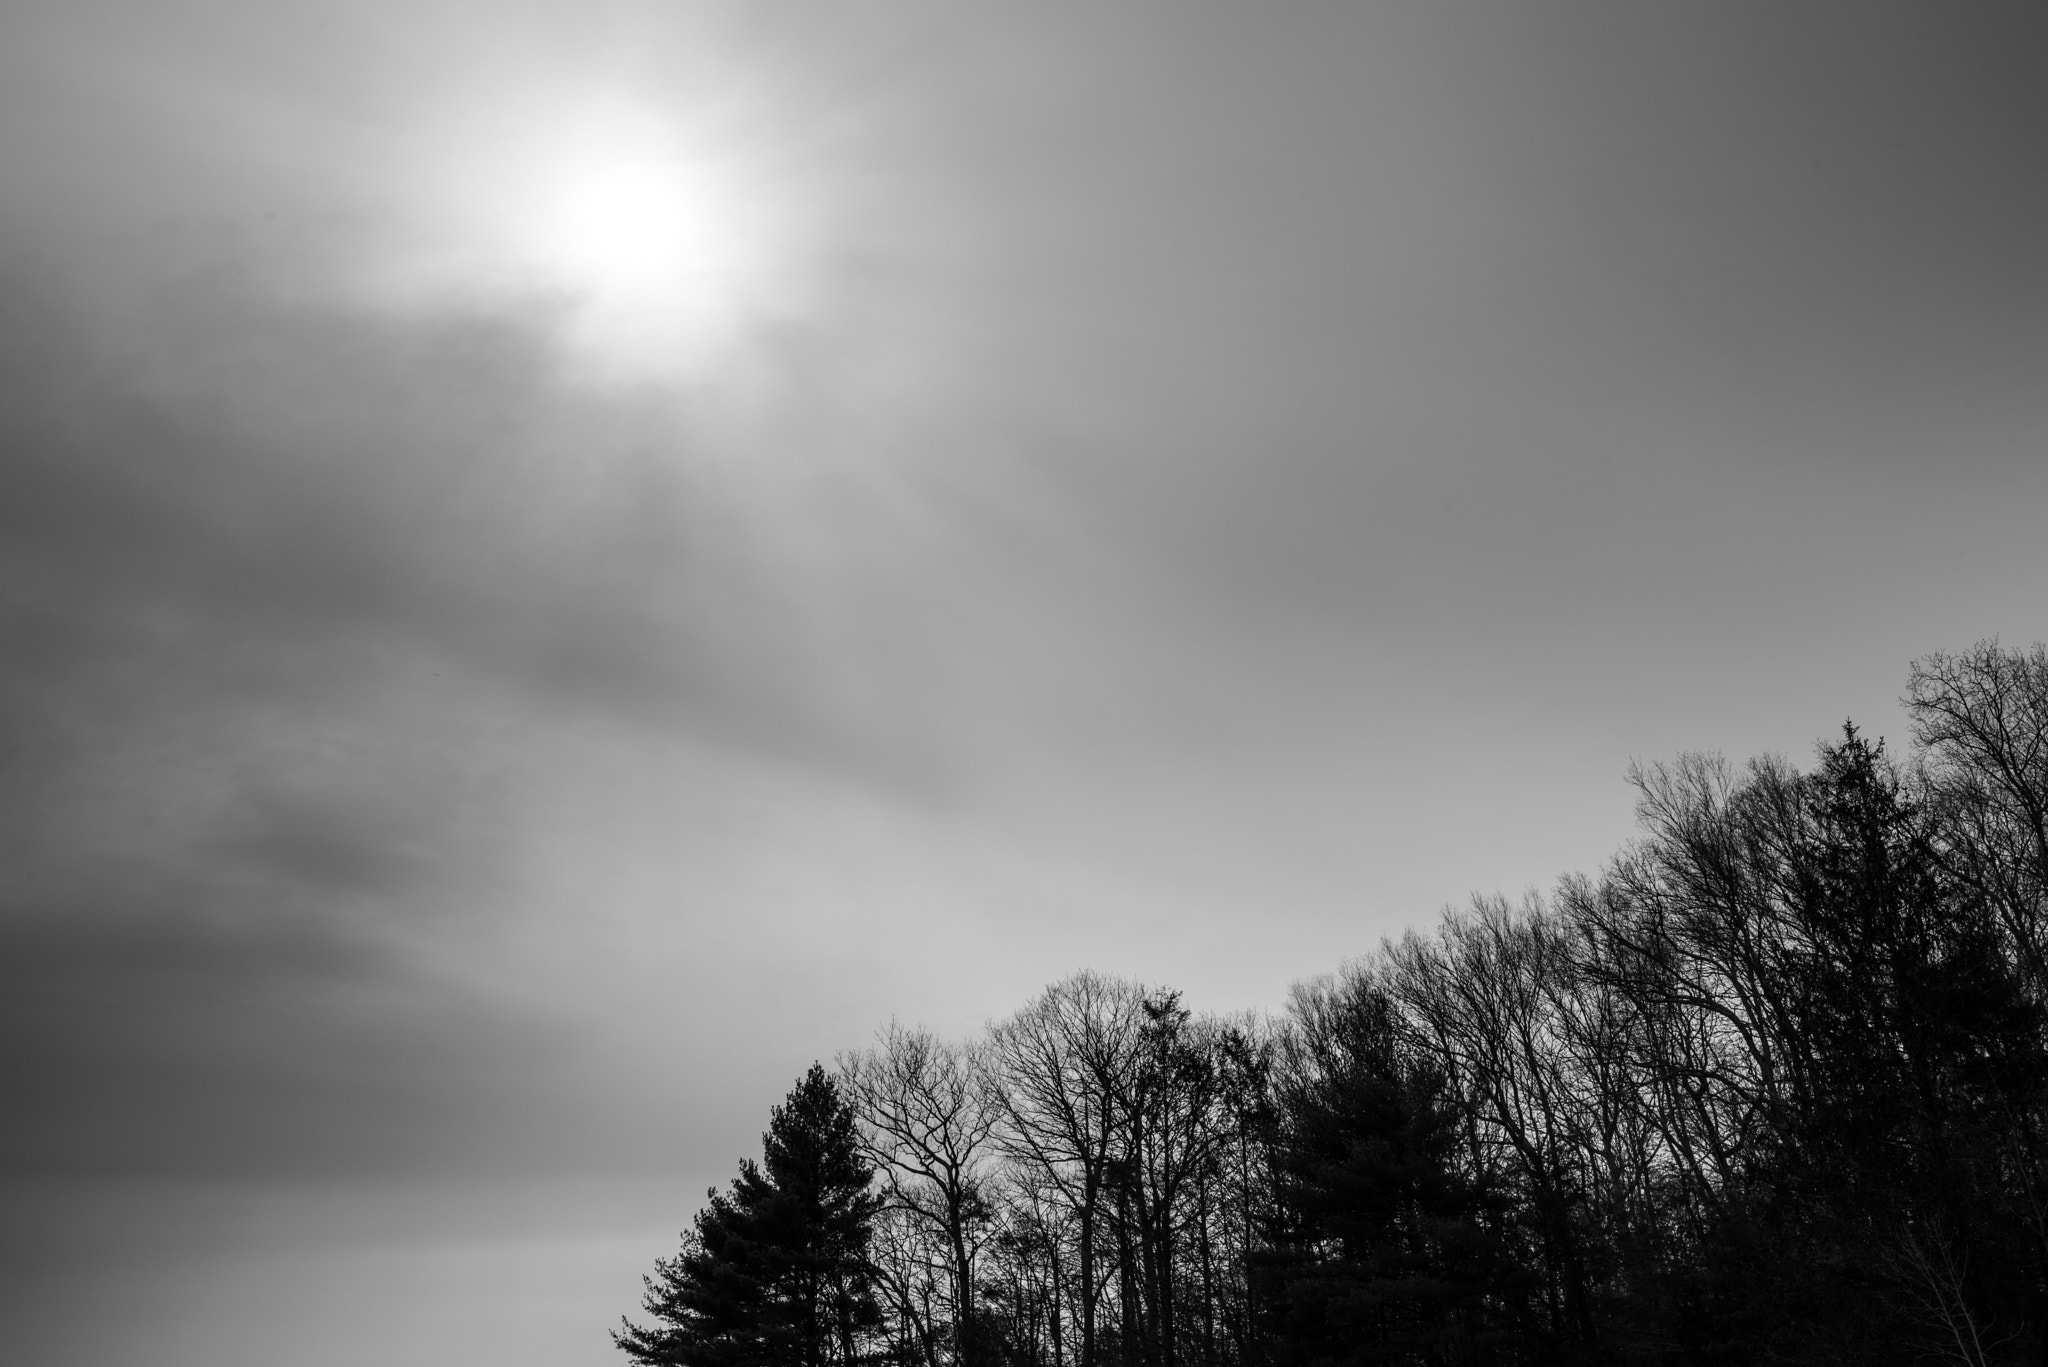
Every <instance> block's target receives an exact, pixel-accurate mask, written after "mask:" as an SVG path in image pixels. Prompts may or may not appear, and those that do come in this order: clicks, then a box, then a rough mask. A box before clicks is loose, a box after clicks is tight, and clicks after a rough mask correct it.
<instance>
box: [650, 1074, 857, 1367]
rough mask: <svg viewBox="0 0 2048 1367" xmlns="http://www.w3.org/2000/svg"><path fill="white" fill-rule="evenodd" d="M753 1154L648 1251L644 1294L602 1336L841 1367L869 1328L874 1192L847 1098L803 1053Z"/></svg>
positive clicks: (683, 1356)
mask: <svg viewBox="0 0 2048 1367" xmlns="http://www.w3.org/2000/svg"><path fill="white" fill-rule="evenodd" d="M761 1144H762V1161H761V1162H760V1163H759V1164H758V1165H757V1164H755V1163H753V1162H751V1161H748V1160H742V1161H741V1163H740V1175H739V1176H738V1177H737V1178H735V1179H734V1180H733V1183H732V1189H731V1190H730V1191H729V1192H726V1193H720V1192H718V1191H716V1190H713V1191H711V1192H709V1193H707V1195H708V1197H709V1200H708V1202H707V1204H706V1205H705V1206H704V1208H703V1209H702V1210H701V1211H699V1212H698V1214H697V1217H696V1222H695V1227H694V1228H693V1229H692V1230H691V1231H690V1232H689V1233H688V1234H686V1235H684V1237H683V1247H682V1251H681V1252H680V1253H678V1254H677V1255H676V1256H675V1257H673V1258H663V1259H658V1260H656V1263H655V1275H654V1276H653V1277H650V1278H646V1279H644V1280H645V1282H646V1296H645V1298H644V1300H643V1301H642V1305H643V1307H644V1308H645V1310H646V1311H647V1313H648V1314H649V1315H651V1316H653V1317H654V1319H655V1321H656V1322H655V1323H654V1324H653V1325H651V1326H642V1325H637V1324H634V1323H632V1322H631V1321H624V1322H623V1323H622V1325H621V1327H620V1328H619V1329H617V1330H614V1331H613V1333H612V1341H613V1342H614V1343H615V1344H617V1345H618V1347H619V1348H620V1349H621V1350H623V1351H624V1352H625V1353H626V1355H627V1356H628V1357H630V1358H632V1359H633V1360H634V1361H635V1362H638V1363H645V1364H650V1367H652V1365H654V1364H659V1365H660V1367H853V1364H855V1363H858V1362H860V1361H861V1360H862V1358H863V1356H864V1344H865V1343H866V1342H867V1340H868V1339H869V1338H870V1336H871V1335H872V1334H873V1333H874V1331H875V1330H876V1329H877V1328H879V1327H880V1324H881V1311H880V1308H879V1307H878V1305H877V1304H876V1301H875V1296H874V1289H873V1285H872V1281H873V1272H872V1268H871V1264H870V1261H869V1258H868V1244H869V1239H870V1235H871V1227H872V1224H873V1220H874V1216H875V1212H876V1210H877V1208H878V1207H879V1205H880V1204H881V1202H880V1198H879V1197H878V1196H876V1195H874V1194H873V1193H872V1192H870V1190H869V1187H870V1184H871V1182H872V1180H873V1177H874V1169H873V1168H871V1167H870V1166H869V1165H868V1163H867V1161H866V1159H864V1158H863V1157H862V1156H861V1152H860V1139H859V1135H858V1134H857V1133H856V1131H855V1128H854V1116H853V1110H852V1108H851V1107H850V1106H849V1105H848V1104H847V1103H846V1102H845V1101H844V1100H843V1099H842V1098H841V1096H840V1094H839V1089H838V1086H837V1084H836V1083H835V1082H834V1081H833V1079H832V1078H831V1077H830V1076H829V1075H827V1074H826V1072H825V1070H824V1069H823V1068H822V1067H820V1066H818V1065H816V1064H813V1065H812V1066H811V1070H810V1071H809V1072H808V1073H806V1074H805V1075H804V1077H803V1079H802V1080H801V1081H800V1082H798V1083H797V1085H796V1087H795V1089H794V1090H792V1091H791V1092H790V1094H789V1097H788V1099H787V1100H785V1101H784V1102H783V1103H782V1104H781V1105H779V1106H777V1107H775V1108H774V1110H773V1112H772V1113H771V1116H770V1120H769V1124H768V1132H767V1133H766V1134H765V1135H763V1136H762V1138H761Z"/></svg>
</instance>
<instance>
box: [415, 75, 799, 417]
mask: <svg viewBox="0 0 2048 1367" xmlns="http://www.w3.org/2000/svg"><path fill="white" fill-rule="evenodd" d="M447 141H448V143H449V145H448V146H447V147H446V148H445V149H443V150H441V151H439V152H438V153H437V155H436V156H435V158H434V161H435V162H437V163H438V165H439V168H440V169H439V170H435V169H433V168H430V169H429V176H430V177H431V178H432V179H433V182H434V191H433V193H434V197H435V198H436V200H437V201H438V202H439V203H440V204H441V205H442V209H441V210H440V213H441V216H442V217H443V218H445V219H446V220H447V222H446V223H444V224H443V227H442V231H441V233H440V237H441V238H442V245H441V247H440V249H439V251H438V252H437V253H436V255H435V256H434V258H433V260H432V262H431V263H429V265H428V267H427V271H428V274H429V275H430V276H437V277H438V278H439V279H440V280H441V281H442V283H444V284H452V285H455V286H457V287H461V288H470V289H476V288H483V289H486V290H489V291H491V292H493V293H497V292H501V291H510V292H511V293H512V294H514V295H516V296H524V297H531V298H538V299H541V300H545V301H551V306H552V307H556V308H558V309H559V310H560V311H561V317H562V327H563V336H564V340H565V341H566V343H567V344H568V345H569V347H570V349H571V350H572V351H573V352H574V354H575V356H576V358H577V359H578V360H579V361H581V362H583V363H585V364H586V365H588V366H591V367H594V368H596V369H598V370H599V371H601V372H603V373H606V374H608V375H613V376H622V377H625V378H630V379H661V378H693V377H699V376H701V375H702V374H704V373H705V372H706V371H707V370H708V369H709V368H711V367H712V366H713V365H714V364H716V363H719V362H723V361H729V360H731V359H732V358H733V356H734V354H735V353H736V352H737V351H738V350H740V349H743V348H744V347H745V346H746V345H747V343H748V342H749V341H750V340H752V339H753V335H754V334H756V333H758V331H759V330H760V329H761V327H762V326H763V325H764V324H766V323H768V322H770V321H772V320H773V319H774V318H775V317H776V316H778V315H781V314H786V313H787V312H788V311H789V310H790V308H791V307H792V306H793V303H794V298H795V295H796V293H797V290H796V284H797V279H798V276H799V275H800V270H799V266H800V261H799V256H800V253H799V252H798V251H797V250H796V248H795V246H794V240H793V234H792V232H791V219H792V216H791V214H790V213H789V205H788V204H787V203H786V202H784V201H778V199H777V197H776V195H775V194H774V193H772V190H773V188H774V187H773V186H772V185H771V183H770V182H769V180H768V179H767V178H766V177H765V176H764V175H763V173H762V172H761V170H760V168H759V167H758V166H753V167H750V166H749V165H748V164H747V162H746V160H745V158H744V157H743V156H740V155H737V152H738V151H739V149H732V150H731V151H726V150H724V149H717V148H713V147H707V146H699V145H693V144H691V143H690V142H689V141H688V140H687V139H686V138H685V137H684V136H683V135H682V130H681V129H680V128H679V127H678V126H677V124H676V121H674V120H672V119H668V118H665V117H663V116H662V115H661V114H660V113H659V112H658V111H656V110H653V109H651V108H634V107H629V106H623V105H619V104H616V103H602V104H595V105H586V106H584V107H581V108H575V109H571V110H565V109H563V108H561V107H559V106H558V107H555V108H552V109H549V110H546V111H527V112H526V113H525V115H524V117H521V118H517V119H501V120H493V121H492V122H491V123H490V124H489V125H488V126H487V127H485V128H484V129H482V130H478V129H476V128H472V129H471V130H469V131H468V132H467V133H466V134H457V135H455V136H453V137H451V138H450V139H448V140H447Z"/></svg>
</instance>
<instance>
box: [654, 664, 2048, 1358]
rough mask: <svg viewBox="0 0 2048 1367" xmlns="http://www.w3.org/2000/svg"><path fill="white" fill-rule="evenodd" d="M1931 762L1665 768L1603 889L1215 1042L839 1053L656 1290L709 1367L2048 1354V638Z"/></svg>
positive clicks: (903, 1042) (1383, 966) (1349, 975)
mask: <svg viewBox="0 0 2048 1367" xmlns="http://www.w3.org/2000/svg"><path fill="white" fill-rule="evenodd" d="M1903 701H1904V703H1905V706H1906V709H1907V714H1908V717H1909V719H1910V722H1911V726H1912V737H1913V748H1912V752H1911V754H1910V755H1908V756H1906V757H1904V758H1903V759H1902V758H1900V757H1897V756H1894V755H1893V754H1891V753H1888V752H1887V750H1886V748H1885V746H1884V745H1883V744H1882V743H1881V742H1880V743H1871V742H1869V741H1867V740H1866V739H1865V738H1864V736H1863V735H1862V734H1860V733H1859V732H1858V731H1857V729H1856V728H1855V727H1854V726H1853V725H1849V726H1845V727H1844V729H1843V732H1842V734H1841V736H1840V737H1839V738H1837V739H1835V740H1834V741H1832V742H1829V743H1825V744H1823V745H1821V746H1820V748H1819V753H1818V758H1817V762H1816V764H1815V765H1814V767H1813V768H1812V769H1811V771H1808V772H1801V771H1799V770H1797V769H1795V768H1793V767H1792V766H1790V765H1789V764H1787V763H1785V762H1784V761H1782V760H1778V759H1762V760H1756V761H1752V762H1751V763H1750V764H1749V765H1748V766H1746V767H1745V768H1742V769H1739V770H1738V769H1736V768H1734V767H1732V766H1730V765H1728V764H1726V763H1724V762H1723V761H1721V760H1720V759H1718V758H1716V757H1709V756H1701V755H1687V756H1684V757H1682V758H1680V759H1679V760H1677V761H1676V762H1674V763H1669V764H1657V765H1653V766H1650V767H1647V768H1640V769H1638V770H1636V771H1635V772H1633V773H1632V774H1631V776H1630V777H1631V780H1632V782H1633V783H1634V785H1635V787H1636V789H1637V791H1638V794H1639V801H1638V804H1637V816H1638V820H1639V824H1640V830H1641V833H1640V835H1639V836H1638V837H1637V838H1636V839H1635V840H1634V841H1632V842H1631V843H1630V844H1629V845H1628V846H1626V847H1625V848H1624V849H1623V850H1622V851H1621V852H1620V853H1619V854H1618V855H1617V856H1616V857H1615V858H1614V859H1613V860H1612V861H1611V862H1610V863H1609V864H1608V866H1607V867H1606V869H1605V870H1604V871H1603V872H1601V873H1600V875H1599V876H1597V877H1587V876H1580V875H1574V876H1569V877H1566V878H1565V879H1563V880H1562V881H1561V882H1560V883H1559V884H1558V886H1557V887H1556V889H1555V890H1554V891H1553V892H1552V893H1551V894H1550V895H1549V896H1548V897H1537V896H1534V895H1532V896H1531V897H1529V898H1528V899H1526V900H1524V901H1523V902H1521V903H1519V904H1511V903H1509V902H1508V901H1506V900H1504V899H1499V898H1483V899H1479V900H1477V901H1475V902H1474V904H1473V905H1472V906H1470V907H1469V908H1466V909H1463V910H1450V911H1447V912H1446V913H1445V915H1444V917H1443V920H1442V923H1441V924H1440V925H1439V926H1438V927H1437V929H1436V930H1435V932H1434V933H1432V934H1427V935H1424V934H1418V933H1415V932H1413V931H1411V932H1410V933H1409V934H1407V935H1406V936H1405V937H1404V938H1403V939H1402V940H1401V941H1400V942H1399V943H1392V942H1384V943H1382V945H1381V946H1380V948H1379V949H1378V950H1377V951H1376V952H1374V953H1371V954H1369V955H1367V956H1365V957H1364V958H1362V959H1359V960H1357V961H1354V962H1352V963H1350V964H1347V965H1345V966H1344V968H1343V969H1342V970H1341V971H1340V972H1338V973H1336V974H1334V975H1332V976H1329V977H1326V978H1322V979H1318V980H1315V981H1312V982H1308V983H1304V984H1300V985H1298V986H1297V987H1296V988H1295V989H1294V991H1293V994H1292V997H1291V1000H1290V1001H1289V1003H1288V1005H1287V1008H1286V1011H1285V1012H1284V1014H1282V1015H1281V1016H1279V1017H1277V1018H1270V1019H1269V1018H1265V1017H1259V1016H1250V1015H1247V1016H1242V1017H1232V1018H1219V1017H1213V1016H1204V1015H1198V1014H1196V1013H1194V1012H1192V1011H1190V1010H1189V1009H1188V1008H1187V1007H1185V1006H1184V1005H1183V1004H1182V1003H1181V1000H1180V997H1179V994H1177V993H1175V992H1172V991H1167V990H1162V989H1155V988H1149V987H1146V986H1143V985H1141V984H1138V983H1134V982H1129V981H1125V980H1122V979H1116V978H1111V977H1106V976H1103V975H1100V974H1095V973H1079V974H1076V975H1075V976H1073V977H1070V978H1068V979H1066V980H1064V981H1062V982H1059V983H1056V984H1054V985H1053V986H1051V987H1049V988H1048V989H1046V991H1045V992H1044V993H1043V994H1042V995H1041V996H1039V997H1038V998H1037V999H1036V1000H1035V1001H1033V1002H1031V1003H1030V1004H1029V1005H1027V1006H1025V1007H1024V1008H1023V1009H1022V1010H1020V1011H1018V1012H1017V1013H1016V1014H1015V1015H1013V1016H1011V1017H1010V1018H1008V1019H1007V1020H1004V1021H1002V1022H1001V1023H999V1024H996V1025H993V1026H991V1027H989V1029H988V1030H987V1031H986V1032H985V1033H984V1034H982V1035H981V1036H979V1037H977V1038H975V1039H973V1040H970V1041H965V1042H952V1041H947V1040H942V1039H937V1038H934V1037H933V1036H931V1035H930V1034H928V1033H925V1032H922V1031H917V1030H910V1029H905V1028H903V1027H900V1026H897V1025H894V1024H892V1025H890V1026H889V1027H888V1028H887V1029H886V1030H885V1031H884V1032H883V1033H882V1034H881V1036H880V1037H879V1039H878V1042H877V1043H876V1044H875V1045H874V1046H873V1047H871V1048H868V1049H864V1050H860V1051H856V1052H851V1053H847V1054H844V1055H842V1056H841V1057H840V1058H839V1060H838V1065H837V1068H836V1070H835V1071H832V1072H828V1071H827V1070H825V1069H824V1068H822V1067H814V1068H813V1069H812V1070H811V1072H810V1073H809V1074H808V1075H807V1076H806V1077H805V1078H804V1079H803V1080H802V1081H801V1082H799V1083H798V1085H797V1087H796V1089H795V1090H794V1091H793V1092H791V1093H790V1095H789V1098H788V1100H787V1101H786V1102H784V1104H783V1105H781V1106H779V1107H777V1108H776V1109H775V1111H774V1113H773V1116H772V1118H771V1124H770V1128H769V1131H768V1133H767V1134H766V1135H765V1136H764V1146H763V1147H764V1153H763V1158H762V1160H761V1161H760V1162H759V1163H754V1162H743V1163H742V1164H741V1172H740V1176H739V1178H738V1179H737V1180H735V1181H734V1183H733V1184H732V1186H731V1189H730V1190H729V1191H727V1192H723V1193H720V1192H713V1193H711V1196H710V1201H709V1203H708V1204H707V1205H706V1206H705V1207H704V1208H703V1210H702V1211H701V1212H700V1213H699V1214H698V1215H697V1217H696V1221H695V1224H694V1227H693V1228H692V1229H691V1230H690V1231H689V1232H688V1233H686V1234H685V1235H684V1239H683V1247H682V1250H681V1251H680V1252H679V1253H678V1254H677V1256H676V1257H674V1258H672V1259H664V1260H661V1261H660V1262H659V1263H658V1264H657V1268H656V1275H655V1276H654V1277H652V1278H650V1279H649V1280H648V1282H647V1294H646V1300H645V1311H646V1313H647V1315H648V1316H649V1317H651V1323H650V1324H647V1325H640V1326H635V1325H633V1324H630V1323H628V1324H626V1325H625V1326H624V1327H623V1328H622V1329H621V1330H618V1331H615V1332H614V1335H613V1337H614V1340H615V1341H616V1343H617V1344H618V1346H619V1347H620V1348H622V1349H623V1350H624V1351H625V1352H626V1353H627V1354H628V1356H629V1357H631V1358H632V1359H633V1360H634V1361H635V1362H638V1363H646V1364H683V1363H687V1364H693V1367H698V1365H701V1367H753V1365H754V1364H761V1365H762V1367H767V1365H769V1364H775V1365H777V1367H780V1365H781V1364H788V1365H789V1367H854V1364H856V1363H874V1364H892V1365H893V1367H1252V1365H1253V1364H1273V1365H1274V1367H1320V1365H1321V1364H1330V1365H1331V1367H1338V1365H1339V1364H1361V1365H1363V1364H1382V1363H1384V1364H1395V1363H1401V1364H1466V1363H1470V1364H1482V1363H1483V1364H1496V1363H1499V1364H1508V1363H1531V1364H1533V1363H1636V1362H1645V1363H1648V1362H1659V1363H1663V1362H1669V1363H1689V1364H1690V1363H1702V1364H1704V1363H1749V1362H1761V1361H1772V1362H1788V1363H1793V1362H1796V1363H1897V1362H1909V1361H1925V1362H1953V1363H1965V1364H1973V1365H1974V1367H1988V1365H1989V1364H1994V1363H2006V1362H2041V1361H2043V1359H2044V1354H2048V958H2044V954H2048V652H2044V649H2043V647H2041V646H2039V645H2036V646H2034V647H2033V648H2032V649H2030V650H2024V651H2022V650H2013V649H2007V648H2004V647H2002V646H2000V645H1999V644H1998V643H1997V642H1996V641H1991V642H1986V643H1982V644H1980V645H1978V646H1976V647H1973V648H1972V649H1970V650H1968V651H1966V652H1963V653H1960V654H1955V655H1948V654H1937V655H1931V656H1928V657H1926V658H1924V659H1921V660H1919V661H1916V662H1915V663H1914V664H1913V666H1912V668H1911V672H1910V675H1909V678H1908V682H1907V691H1906V695H1905V697H1904V699H1903Z"/></svg>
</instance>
